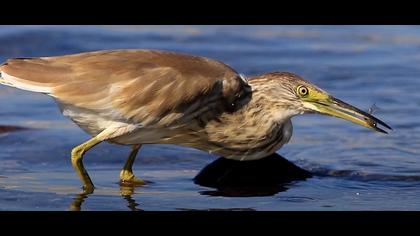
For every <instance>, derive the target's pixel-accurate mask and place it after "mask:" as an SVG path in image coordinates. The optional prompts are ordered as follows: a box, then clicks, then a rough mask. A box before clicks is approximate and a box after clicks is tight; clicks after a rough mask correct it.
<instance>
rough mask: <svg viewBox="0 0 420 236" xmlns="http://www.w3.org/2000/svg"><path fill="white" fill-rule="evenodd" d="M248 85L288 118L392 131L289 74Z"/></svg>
mask: <svg viewBox="0 0 420 236" xmlns="http://www.w3.org/2000/svg"><path fill="white" fill-rule="evenodd" d="M250 83H251V85H252V84H255V85H257V86H255V87H256V89H257V90H260V91H261V92H262V94H266V95H269V96H270V98H271V99H272V101H273V102H274V104H276V106H278V107H281V108H282V110H283V112H285V111H286V110H287V112H286V113H288V114H291V115H297V114H303V113H320V114H325V115H330V116H334V117H338V118H342V119H344V120H348V121H351V122H353V123H355V124H358V125H361V126H364V127H367V128H370V129H373V130H375V131H378V132H382V133H387V132H386V131H385V130H383V129H381V128H379V127H378V124H379V125H382V126H384V127H386V128H388V129H391V127H390V126H388V125H387V124H385V123H384V122H383V121H381V120H379V119H378V118H376V117H374V116H372V115H371V114H369V113H367V112H364V111H362V110H360V109H358V108H356V107H354V106H352V105H350V104H347V103H345V102H343V101H341V100H339V99H337V98H335V97H333V96H331V95H330V94H328V93H327V92H325V91H324V90H322V89H320V88H318V87H317V86H315V85H314V84H312V83H310V82H308V81H306V80H304V79H302V78H301V77H299V76H297V75H295V74H292V73H288V72H273V73H268V74H264V75H261V76H258V77H256V78H255V80H251V81H250Z"/></svg>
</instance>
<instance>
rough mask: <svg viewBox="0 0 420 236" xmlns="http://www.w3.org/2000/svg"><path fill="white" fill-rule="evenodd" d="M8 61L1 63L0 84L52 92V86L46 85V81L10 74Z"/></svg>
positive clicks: (40, 91)
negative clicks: (7, 69) (41, 81)
mask: <svg viewBox="0 0 420 236" xmlns="http://www.w3.org/2000/svg"><path fill="white" fill-rule="evenodd" d="M7 64H8V63H7V62H6V63H4V64H2V65H0V84H4V85H7V86H10V87H15V88H18V89H23V90H27V91H31V92H38V93H46V94H49V93H51V87H49V86H46V84H45V83H39V82H36V81H33V80H28V79H23V78H19V77H17V76H13V75H12V74H8V73H7V72H6V71H5V69H6V68H7Z"/></svg>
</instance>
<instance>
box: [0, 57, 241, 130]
mask: <svg viewBox="0 0 420 236" xmlns="http://www.w3.org/2000/svg"><path fill="white" fill-rule="evenodd" d="M0 72H1V77H2V78H1V79H0V82H1V83H3V84H7V85H10V86H14V87H17V88H21V89H25V90H30V91H35V92H42V93H46V94H49V95H51V96H53V97H54V98H55V99H56V100H57V101H58V102H59V103H60V104H64V106H67V107H76V108H78V109H81V110H87V111H93V112H95V113H98V114H99V113H100V114H101V116H102V117H104V118H106V119H112V120H117V121H121V122H127V121H129V122H137V123H138V124H141V125H142V126H151V125H158V126H170V125H173V124H175V123H176V124H180V123H185V122H188V121H189V120H191V119H193V118H194V117H197V116H199V115H200V113H203V112H205V111H206V110H208V109H212V108H214V107H216V106H217V107H219V108H220V107H223V106H226V104H231V103H233V102H234V101H235V99H237V98H238V97H240V96H241V94H243V93H244V91H245V88H246V87H247V86H248V85H247V84H246V81H244V80H243V79H241V77H240V76H239V75H238V73H237V72H236V71H234V70H233V69H232V68H230V67H229V66H227V65H225V64H223V63H221V62H218V61H215V60H211V59H208V58H204V57H197V56H191V55H186V54H179V53H173V52H167V51H158V50H109V51H96V52H88V53H80V54H73V55H65V56H56V57H40V58H21V59H11V60H8V61H7V62H6V63H4V64H3V65H1V67H0Z"/></svg>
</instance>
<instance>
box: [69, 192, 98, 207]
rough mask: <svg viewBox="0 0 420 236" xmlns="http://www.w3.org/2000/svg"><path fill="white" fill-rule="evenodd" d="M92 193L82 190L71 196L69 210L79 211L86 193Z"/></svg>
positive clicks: (86, 195) (86, 196)
mask: <svg viewBox="0 0 420 236" xmlns="http://www.w3.org/2000/svg"><path fill="white" fill-rule="evenodd" d="M92 193H93V192H87V191H83V192H81V193H78V194H76V196H75V197H74V198H73V202H72V203H71V204H70V206H69V210H70V211H80V210H81V209H82V204H83V202H85V200H86V199H87V198H88V195H89V194H92Z"/></svg>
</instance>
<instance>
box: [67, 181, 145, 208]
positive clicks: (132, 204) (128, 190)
mask: <svg viewBox="0 0 420 236" xmlns="http://www.w3.org/2000/svg"><path fill="white" fill-rule="evenodd" d="M140 187H142V186H138V185H127V184H120V194H121V197H122V198H123V199H124V200H125V201H127V207H128V209H130V210H131V211H142V209H140V208H138V206H139V205H140V204H138V203H137V202H136V200H135V199H134V198H133V197H132V196H133V194H135V190H136V188H140ZM93 192H94V191H85V190H84V191H82V192H81V193H78V194H76V196H75V197H74V198H73V202H71V204H70V206H69V210H70V211H81V210H82V205H83V203H84V202H85V201H86V200H87V198H88V197H89V195H91V194H93Z"/></svg>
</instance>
